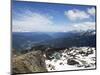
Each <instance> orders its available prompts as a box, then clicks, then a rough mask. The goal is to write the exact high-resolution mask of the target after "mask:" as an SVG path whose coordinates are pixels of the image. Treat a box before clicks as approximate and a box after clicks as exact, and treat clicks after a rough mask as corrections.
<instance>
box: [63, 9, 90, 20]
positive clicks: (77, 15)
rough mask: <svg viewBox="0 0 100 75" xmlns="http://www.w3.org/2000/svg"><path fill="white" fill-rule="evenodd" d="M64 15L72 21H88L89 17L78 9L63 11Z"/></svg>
mask: <svg viewBox="0 0 100 75" xmlns="http://www.w3.org/2000/svg"><path fill="white" fill-rule="evenodd" d="M64 14H65V15H66V16H67V17H68V18H69V19H70V20H72V21H76V20H83V19H88V18H89V17H90V15H89V14H87V13H86V12H85V11H81V10H78V9H72V10H68V11H65V12H64Z"/></svg>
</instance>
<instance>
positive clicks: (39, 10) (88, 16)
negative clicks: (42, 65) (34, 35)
mask: <svg viewBox="0 0 100 75" xmlns="http://www.w3.org/2000/svg"><path fill="white" fill-rule="evenodd" d="M12 28H13V29H12V30H13V32H67V31H72V30H88V29H95V6H80V5H68V4H50V3H49V4H48V3H37V2H24V1H13V4H12Z"/></svg>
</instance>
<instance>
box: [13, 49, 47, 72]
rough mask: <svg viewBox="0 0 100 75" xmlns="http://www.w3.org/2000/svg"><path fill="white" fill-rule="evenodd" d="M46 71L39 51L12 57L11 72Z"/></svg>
mask: <svg viewBox="0 0 100 75" xmlns="http://www.w3.org/2000/svg"><path fill="white" fill-rule="evenodd" d="M34 72H47V69H46V65H45V58H44V57H43V55H42V52H41V51H39V50H38V51H32V52H29V53H26V54H23V55H20V56H17V57H14V58H12V73H13V74H15V73H34Z"/></svg>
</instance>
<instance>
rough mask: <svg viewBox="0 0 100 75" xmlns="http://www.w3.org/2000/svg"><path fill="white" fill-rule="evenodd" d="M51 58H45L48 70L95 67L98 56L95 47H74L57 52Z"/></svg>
mask: <svg viewBox="0 0 100 75" xmlns="http://www.w3.org/2000/svg"><path fill="white" fill-rule="evenodd" d="M51 58H52V59H51V60H45V63H46V68H47V69H48V71H62V70H79V69H95V65H96V57H95V48H93V47H72V48H68V49H65V50H60V51H59V52H55V53H54V54H52V56H51Z"/></svg>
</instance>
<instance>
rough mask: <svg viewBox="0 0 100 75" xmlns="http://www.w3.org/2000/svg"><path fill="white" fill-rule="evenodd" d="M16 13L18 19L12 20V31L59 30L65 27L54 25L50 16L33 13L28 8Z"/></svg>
mask: <svg viewBox="0 0 100 75" xmlns="http://www.w3.org/2000/svg"><path fill="white" fill-rule="evenodd" d="M17 15H18V19H13V21H12V24H13V26H12V31H13V32H61V31H63V29H64V28H65V27H64V26H57V25H54V23H53V21H52V19H53V17H52V16H47V15H42V14H39V13H33V12H31V11H29V10H27V11H26V12H24V14H20V13H19V14H18V13H17Z"/></svg>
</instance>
